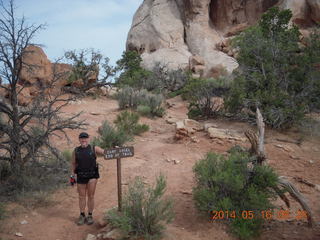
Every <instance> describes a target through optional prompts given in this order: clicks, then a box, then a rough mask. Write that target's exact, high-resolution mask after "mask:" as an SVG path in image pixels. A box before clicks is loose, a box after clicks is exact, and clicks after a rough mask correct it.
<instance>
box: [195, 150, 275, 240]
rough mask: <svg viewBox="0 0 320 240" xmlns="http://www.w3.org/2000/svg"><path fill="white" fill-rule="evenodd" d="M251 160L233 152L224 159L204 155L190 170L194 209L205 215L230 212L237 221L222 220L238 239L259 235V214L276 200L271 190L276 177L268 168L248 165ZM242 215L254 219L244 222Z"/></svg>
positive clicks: (260, 221) (260, 222)
mask: <svg viewBox="0 0 320 240" xmlns="http://www.w3.org/2000/svg"><path fill="white" fill-rule="evenodd" d="M255 160H256V159H255V158H253V157H250V156H249V154H248V153H247V152H243V151H239V150H237V149H233V150H231V151H230V154H229V156H227V157H225V156H223V155H220V154H216V153H208V154H207V156H206V157H205V158H204V159H202V160H200V161H198V162H197V163H196V164H195V166H194V168H193V171H194V173H195V177H196V186H195V187H194V189H193V196H194V200H195V203H196V206H197V208H198V209H199V210H200V211H201V212H204V213H206V214H212V211H218V212H219V211H223V212H226V211H229V213H231V212H233V211H234V213H235V214H236V216H239V217H240V218H239V219H238V218H237V217H235V218H232V217H229V218H224V219H226V220H227V221H228V222H229V223H230V227H231V231H232V232H233V233H234V234H236V235H237V236H238V237H240V239H248V238H249V237H253V236H256V235H258V234H259V231H260V229H261V225H262V223H263V219H262V218H259V217H261V215H260V214H261V211H265V210H267V209H272V208H273V206H272V204H271V202H270V200H271V199H272V198H273V197H275V196H276V193H275V192H274V191H273V190H272V189H273V187H275V186H276V182H277V175H276V174H275V173H274V172H273V170H272V169H271V168H270V167H267V166H259V165H256V164H254V165H252V164H251V165H250V164H249V163H250V162H252V161H255ZM250 166H252V167H250ZM243 211H247V212H248V211H252V213H253V214H254V216H255V217H253V218H251V219H250V218H248V219H244V218H242V217H241V216H242V212H243Z"/></svg>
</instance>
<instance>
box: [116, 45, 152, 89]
mask: <svg viewBox="0 0 320 240" xmlns="http://www.w3.org/2000/svg"><path fill="white" fill-rule="evenodd" d="M141 61H142V59H141V57H140V55H139V53H137V52H135V51H126V52H123V53H122V57H121V59H120V60H118V61H117V71H121V73H120V75H119V77H117V78H116V79H115V80H116V81H115V84H116V86H117V87H121V88H122V87H124V86H131V87H134V88H138V89H142V88H144V86H143V85H145V84H144V83H145V82H146V81H148V78H149V76H150V75H151V72H150V71H148V70H145V69H143V68H142V67H141Z"/></svg>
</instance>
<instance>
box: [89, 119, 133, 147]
mask: <svg viewBox="0 0 320 240" xmlns="http://www.w3.org/2000/svg"><path fill="white" fill-rule="evenodd" d="M99 134H100V136H99V137H94V138H93V140H92V143H91V144H93V145H96V146H100V147H101V148H103V149H105V148H111V147H115V146H119V147H120V146H123V145H124V143H126V142H127V141H130V140H132V136H130V135H128V134H126V132H125V131H124V130H123V129H118V128H115V127H113V126H111V125H110V123H109V122H108V121H104V122H103V124H102V126H101V127H100V128H99Z"/></svg>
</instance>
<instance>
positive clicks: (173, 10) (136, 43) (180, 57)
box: [127, 0, 320, 77]
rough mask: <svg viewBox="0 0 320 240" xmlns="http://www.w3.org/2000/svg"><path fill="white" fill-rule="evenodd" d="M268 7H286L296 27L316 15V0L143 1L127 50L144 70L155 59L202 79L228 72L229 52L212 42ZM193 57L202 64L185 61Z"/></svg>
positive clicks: (319, 7)
mask: <svg viewBox="0 0 320 240" xmlns="http://www.w3.org/2000/svg"><path fill="white" fill-rule="evenodd" d="M274 5H279V6H280V7H281V8H283V9H286V8H290V9H291V10H292V12H293V20H292V21H293V22H294V23H295V24H298V25H299V26H300V27H307V26H311V25H312V24H314V23H315V22H316V21H319V19H320V0H246V1H243V0H224V1H221V0H201V1H199V0H144V2H143V3H142V4H141V6H140V7H139V9H138V10H137V12H136V14H135V16H134V18H133V23H132V27H131V29H130V31H129V33H128V38H127V50H135V51H137V52H139V53H140V54H141V57H142V59H143V66H144V67H145V68H147V69H149V70H152V68H153V67H154V66H155V65H156V64H159V63H160V64H162V65H166V66H167V67H168V68H169V69H178V68H182V69H190V70H191V71H192V72H193V73H194V74H196V75H198V76H204V77H209V76H213V75H214V74H215V73H217V72H223V71H222V70H226V71H227V72H229V73H230V72H232V71H233V70H234V69H235V68H237V66H238V64H237V62H236V61H235V59H234V58H233V57H232V56H234V53H232V52H223V51H221V49H219V48H217V46H219V44H220V43H221V42H223V41H225V39H226V38H227V37H230V36H233V35H235V34H238V33H239V32H241V31H242V30H244V29H245V28H247V27H248V26H250V25H252V24H254V23H256V22H257V21H258V19H259V18H260V17H261V15H262V14H263V12H265V11H266V10H267V9H268V8H270V7H272V6H274ZM194 58H197V59H199V58H201V59H203V62H202V61H201V62H200V63H201V64H198V63H199V62H198V63H197V64H196V65H194V64H190V62H191V61H190V59H194ZM193 62H194V61H193Z"/></svg>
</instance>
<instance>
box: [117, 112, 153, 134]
mask: <svg viewBox="0 0 320 240" xmlns="http://www.w3.org/2000/svg"><path fill="white" fill-rule="evenodd" d="M139 118H140V116H139V114H137V113H135V112H130V111H124V112H122V113H120V114H119V115H118V116H117V119H116V120H115V121H114V123H115V124H116V126H117V128H118V129H120V130H122V131H124V132H125V133H126V134H128V135H131V136H133V135H140V134H141V133H143V132H146V131H148V130H149V126H148V125H146V124H139V123H138V122H139Z"/></svg>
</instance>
